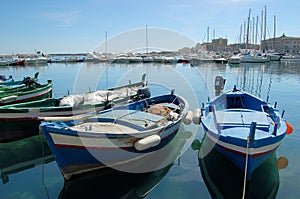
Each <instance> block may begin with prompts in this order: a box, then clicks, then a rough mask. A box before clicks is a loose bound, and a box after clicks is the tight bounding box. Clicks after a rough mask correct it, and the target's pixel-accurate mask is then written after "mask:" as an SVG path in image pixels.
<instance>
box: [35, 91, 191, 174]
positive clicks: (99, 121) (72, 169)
mask: <svg viewBox="0 0 300 199" xmlns="http://www.w3.org/2000/svg"><path fill="white" fill-rule="evenodd" d="M188 106H189V105H188V102H187V101H186V100H185V99H184V98H182V97H180V96H178V95H175V94H174V93H173V92H172V93H171V94H168V95H161V96H157V97H152V98H146V99H143V100H139V101H136V102H132V103H129V104H127V105H123V106H119V107H114V108H111V109H108V110H104V111H101V112H98V113H97V115H94V116H92V117H91V115H90V116H89V117H87V118H86V117H85V116H84V115H83V117H82V118H85V119H81V120H73V118H72V119H71V120H70V121H57V122H53V121H52V122H42V123H41V125H40V130H41V132H42V134H44V135H45V138H46V140H47V142H48V144H49V146H50V149H51V151H52V153H53V154H54V156H55V158H56V161H57V164H58V166H59V168H60V170H61V172H62V174H63V176H64V178H65V179H69V178H71V177H72V175H75V174H80V173H84V172H88V171H92V170H95V169H100V168H107V167H113V168H116V166H117V167H118V169H122V168H120V167H119V166H121V167H122V166H123V165H124V168H125V167H126V168H130V167H139V166H140V167H142V166H145V165H147V164H148V165H149V164H151V162H147V161H144V162H142V161H141V160H142V159H143V160H145V159H146V157H147V156H148V155H153V152H154V151H156V150H159V149H161V148H162V147H164V146H165V145H166V144H168V143H169V142H170V141H171V140H172V138H173V137H174V136H175V135H176V133H177V131H178V129H179V127H180V124H181V121H182V119H183V118H184V117H185V116H186V114H187V111H188ZM55 119H56V118H54V120H55ZM48 120H51V118H48ZM65 120H66V119H65Z"/></svg>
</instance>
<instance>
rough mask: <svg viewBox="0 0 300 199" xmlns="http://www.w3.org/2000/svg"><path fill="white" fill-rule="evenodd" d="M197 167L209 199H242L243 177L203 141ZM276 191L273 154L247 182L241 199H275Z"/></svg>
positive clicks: (274, 158) (276, 181)
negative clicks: (209, 196) (210, 198)
mask: <svg viewBox="0 0 300 199" xmlns="http://www.w3.org/2000/svg"><path fill="white" fill-rule="evenodd" d="M198 160H199V166H200V170H201V174H202V177H203V179H204V182H205V184H206V186H207V188H208V190H209V193H210V195H211V197H212V198H230V199H234V198H242V196H243V190H244V182H243V181H244V173H243V172H241V171H240V170H239V169H237V168H236V167H235V166H234V165H233V164H232V163H231V162H230V161H228V160H227V159H226V158H225V157H224V156H223V155H222V154H220V153H219V152H218V151H217V150H216V149H214V148H213V147H212V145H211V142H210V141H209V139H206V138H204V140H203V142H202V146H201V148H200V150H199V156H198ZM278 188H279V173H278V168H277V159H276V152H274V153H272V155H271V156H270V158H268V159H267V160H266V161H265V162H264V163H263V164H262V165H261V166H260V167H258V168H257V169H256V170H255V171H254V172H253V174H252V178H251V180H247V181H246V189H245V195H244V198H276V195H277V192H278Z"/></svg>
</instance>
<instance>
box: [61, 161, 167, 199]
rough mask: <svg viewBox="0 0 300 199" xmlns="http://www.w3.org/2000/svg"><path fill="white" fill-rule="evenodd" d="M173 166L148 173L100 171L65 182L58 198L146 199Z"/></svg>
mask: <svg viewBox="0 0 300 199" xmlns="http://www.w3.org/2000/svg"><path fill="white" fill-rule="evenodd" d="M171 166H172V164H170V165H169V166H167V167H164V168H162V169H160V170H157V171H153V172H148V173H126V172H120V171H117V170H113V169H106V170H105V171H104V170H100V171H99V170H98V171H94V172H91V173H89V174H87V175H84V176H80V177H79V178H75V179H73V180H69V181H65V183H64V187H63V189H62V190H61V192H60V195H59V197H58V198H60V199H67V198H144V197H145V196H146V195H147V194H148V193H149V192H150V191H151V190H153V189H154V188H155V186H157V184H158V183H159V182H160V180H161V179H162V178H163V177H164V176H165V175H166V174H167V173H168V171H169V170H170V168H171Z"/></svg>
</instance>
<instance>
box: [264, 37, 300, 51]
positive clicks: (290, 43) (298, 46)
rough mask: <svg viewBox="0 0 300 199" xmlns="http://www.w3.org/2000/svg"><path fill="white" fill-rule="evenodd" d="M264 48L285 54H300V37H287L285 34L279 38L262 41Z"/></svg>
mask: <svg viewBox="0 0 300 199" xmlns="http://www.w3.org/2000/svg"><path fill="white" fill-rule="evenodd" d="M261 45H262V49H265V50H266V51H275V52H280V53H285V54H291V55H296V54H300V37H287V36H285V34H283V35H282V36H280V37H277V38H271V39H267V40H262V41H261Z"/></svg>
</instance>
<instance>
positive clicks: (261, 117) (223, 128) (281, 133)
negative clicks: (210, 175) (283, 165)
mask: <svg viewBox="0 0 300 199" xmlns="http://www.w3.org/2000/svg"><path fill="white" fill-rule="evenodd" d="M201 121H202V125H203V127H204V130H205V131H206V136H207V138H208V139H209V140H210V141H211V142H213V144H214V147H215V148H216V149H217V150H218V151H219V152H221V153H222V154H223V155H224V156H225V157H226V158H228V159H229V160H230V161H231V162H232V163H233V164H234V165H235V166H237V167H238V168H239V169H240V170H241V171H242V172H244V173H245V175H246V177H247V179H250V178H251V174H252V172H253V171H254V170H255V169H256V168H257V167H259V166H260V165H261V164H262V163H263V162H264V161H265V160H266V159H268V158H269V157H270V156H271V155H272V153H273V152H274V151H275V150H276V149H277V147H279V145H280V143H281V142H282V141H283V138H284V137H285V135H286V134H287V133H291V131H292V127H291V125H290V124H289V123H287V122H286V120H285V119H283V114H282V115H280V113H279V110H278V109H277V108H276V105H274V106H272V105H270V104H269V103H268V102H266V101H264V100H261V99H259V98H257V97H255V96H253V95H251V94H249V93H246V92H243V91H240V90H238V89H236V87H234V88H233V90H230V91H228V92H226V93H223V94H222V95H220V96H218V97H217V98H215V99H214V100H212V101H209V102H208V103H207V104H206V106H205V107H203V108H202V116H201Z"/></svg>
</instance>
